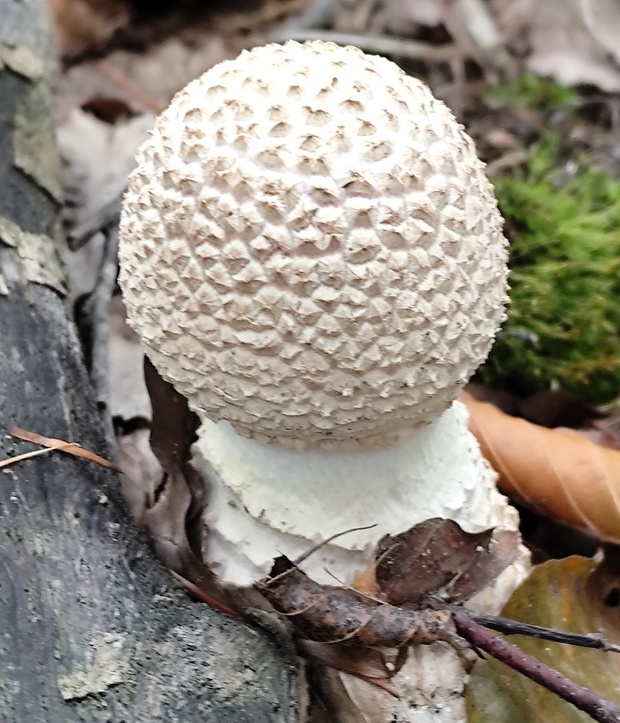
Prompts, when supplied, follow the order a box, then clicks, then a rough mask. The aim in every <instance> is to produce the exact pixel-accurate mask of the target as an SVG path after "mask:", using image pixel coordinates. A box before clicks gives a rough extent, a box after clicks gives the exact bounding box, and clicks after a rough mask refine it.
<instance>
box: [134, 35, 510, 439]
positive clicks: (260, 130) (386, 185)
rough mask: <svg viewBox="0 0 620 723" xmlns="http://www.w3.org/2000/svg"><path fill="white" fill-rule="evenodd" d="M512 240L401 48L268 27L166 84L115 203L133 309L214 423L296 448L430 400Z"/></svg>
mask: <svg viewBox="0 0 620 723" xmlns="http://www.w3.org/2000/svg"><path fill="white" fill-rule="evenodd" d="M506 260H507V256H506V241H505V239H504V237H503V235H502V219H501V216H500V214H499V211H498V209H497V204H496V201H495V198H494V194H493V190H492V187H491V185H490V183H489V181H488V180H487V178H486V176H485V174H484V166H483V164H482V163H481V162H480V161H479V160H478V158H477V155H476V151H475V147H474V143H473V141H472V140H471V139H470V138H469V136H468V135H467V134H466V133H465V132H464V130H463V128H462V126H461V125H459V123H458V122H457V121H456V120H455V118H454V117H453V115H452V114H451V112H450V111H449V110H448V109H447V107H446V106H445V105H444V104H443V103H442V102H441V101H439V100H436V99H435V98H434V97H433V96H432V94H431V92H430V90H429V89H428V88H427V87H426V85H424V84H423V83H422V82H420V81H419V80H416V79H415V78H411V77H409V76H407V75H406V74H405V73H404V72H403V71H402V70H401V69H399V68H398V66H396V65H395V64H394V63H392V62H390V61H388V60H386V59H384V58H381V57H376V56H370V55H366V54H364V53H363V52H361V51H360V50H358V49H356V48H352V47H346V48H343V47H339V46H336V45H334V44H332V43H325V42H318V41H317V42H310V43H305V44H300V43H296V42H288V43H286V44H285V45H283V46H281V45H267V46H264V47H259V48H255V49H253V50H252V51H249V52H248V51H246V52H244V53H242V54H241V55H240V56H239V57H238V58H237V59H235V60H232V61H226V62H223V63H220V64H219V65H217V66H215V67H214V68H212V69H211V70H209V71H207V72H206V73H205V74H204V75H203V76H202V77H200V78H198V79H197V80H195V81H193V82H192V83H190V84H189V85H188V86H187V87H186V88H185V89H184V90H182V91H181V92H180V93H178V94H177V96H176V97H175V98H174V99H173V101H172V103H171V105H170V107H169V108H168V109H167V110H166V111H164V112H163V113H162V114H161V116H160V117H159V118H158V120H157V122H156V125H155V129H154V130H153V131H152V133H151V135H150V138H149V139H148V140H147V141H146V142H145V143H144V145H143V146H142V147H141V149H140V151H139V154H138V165H137V168H136V170H135V171H134V172H133V173H132V175H131V177H130V182H129V190H128V192H127V194H126V198H125V203H124V209H123V214H122V221H121V242H120V261H121V273H120V283H121V286H122V289H123V292H124V297H125V301H126V304H127V309H128V317H129V321H130V323H131V325H132V326H133V327H134V328H135V329H136V331H137V332H138V333H139V334H140V336H141V337H142V339H143V341H144V344H145V347H146V353H147V354H148V355H149V357H150V358H151V360H152V362H153V363H154V365H155V367H156V368H157V369H158V370H159V372H160V373H161V374H162V376H163V377H164V378H165V379H167V380H168V381H170V382H171V383H172V384H173V385H174V386H175V387H176V388H177V390H178V391H180V392H181V393H182V394H184V395H185V396H186V397H187V398H188V400H189V402H190V405H191V406H192V407H193V408H194V409H195V410H196V411H197V412H198V413H199V414H200V415H201V416H202V417H207V418H209V419H211V420H214V421H218V420H222V419H225V420H228V421H229V422H230V423H231V424H232V425H233V426H234V428H235V429H236V430H237V432H238V433H240V434H241V435H244V436H248V437H255V438H257V439H259V440H261V441H270V442H275V443H278V444H281V445H284V446H292V447H298V448H303V447H324V448H329V447H332V448H347V447H351V446H355V445H356V444H366V445H369V446H373V445H374V446H377V445H387V444H391V443H393V442H395V441H396V440H397V439H398V438H399V436H400V435H401V434H402V433H403V432H404V431H407V430H410V429H412V428H415V427H417V426H420V425H423V424H426V423H428V422H430V421H432V420H433V419H435V418H437V417H438V416H439V415H440V414H441V412H443V411H444V410H445V409H446V408H447V407H448V406H449V405H450V404H451V402H452V401H453V400H454V399H455V397H456V396H457V394H458V392H459V390H460V389H461V387H462V386H463V385H464V384H465V383H466V381H467V380H468V379H469V377H470V376H471V375H472V373H473V372H474V371H475V369H476V368H477V367H478V366H479V364H480V363H481V362H482V361H483V360H484V359H485V357H486V355H487V353H488V351H489V349H490V347H491V344H492V342H493V338H494V335H495V333H496V331H497V329H498V328H499V325H500V323H501V321H502V320H503V318H504V305H505V301H506V290H507V265H506Z"/></svg>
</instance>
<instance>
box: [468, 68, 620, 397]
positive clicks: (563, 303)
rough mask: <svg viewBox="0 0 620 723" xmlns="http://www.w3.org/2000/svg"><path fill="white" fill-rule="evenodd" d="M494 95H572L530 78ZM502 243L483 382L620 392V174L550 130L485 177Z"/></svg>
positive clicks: (527, 389) (523, 101)
mask: <svg viewBox="0 0 620 723" xmlns="http://www.w3.org/2000/svg"><path fill="white" fill-rule="evenodd" d="M508 90H509V92H508V93H507V92H506V89H504V91H501V92H500V91H495V94H496V97H497V96H498V94H499V96H500V97H501V96H502V92H503V97H504V98H505V97H508V98H509V99H510V98H511V96H510V93H513V95H512V100H511V101H510V102H514V103H515V104H516V105H520V106H523V105H527V104H537V103H542V104H543V105H546V104H550V105H552V106H553V105H555V106H556V107H557V106H558V105H564V106H565V107H566V105H567V104H568V103H570V102H572V100H573V97H574V93H573V91H568V90H566V89H562V88H560V89H558V88H557V86H555V87H554V86H552V85H550V86H545V87H542V86H541V85H540V82H538V84H537V83H536V82H533V84H532V81H531V79H530V80H527V82H524V81H522V82H521V85H520V86H518V87H517V88H516V89H515V90H510V89H508ZM492 180H493V182H494V185H495V189H496V194H497V197H498V201H499V205H500V209H501V211H502V214H503V215H504V218H505V219H506V233H507V235H508V237H509V239H510V242H511V245H510V266H511V276H510V285H511V291H510V298H511V305H510V308H509V310H508V315H509V318H508V321H507V322H506V323H505V324H504V327H503V331H502V333H501V334H500V336H499V337H498V340H497V342H496V344H495V346H494V348H493V351H492V352H491V355H490V357H489V359H488V361H487V363H486V364H485V365H484V367H483V368H482V369H481V370H480V374H479V376H480V378H481V379H482V381H484V382H486V383H487V384H489V385H492V386H495V387H503V388H508V389H511V390H512V391H515V392H517V393H520V394H530V393H533V392H536V391H539V390H542V389H548V388H549V387H550V386H553V385H554V384H558V385H559V386H561V387H563V388H565V389H568V390H570V391H573V392H576V393H579V394H580V395H582V396H584V397H586V398H587V399H589V400H591V401H593V402H606V401H609V400H611V399H612V398H613V397H614V396H616V395H617V394H618V392H619V391H620V179H619V178H614V177H612V176H610V175H609V174H607V173H605V172H603V171H601V170H597V168H596V167H595V165H593V161H592V159H590V158H588V157H585V156H579V155H578V154H577V153H575V151H574V150H573V149H571V148H570V141H569V140H567V139H566V138H565V137H564V136H560V135H559V134H555V133H549V134H547V135H543V136H542V137H541V138H540V140H539V141H538V142H537V143H536V144H535V145H534V146H533V148H532V149H530V152H529V154H528V160H527V162H526V163H525V164H524V165H523V166H522V167H521V168H519V169H517V170H512V171H510V172H509V173H507V174H505V175H503V176H500V177H498V178H494V179H492Z"/></svg>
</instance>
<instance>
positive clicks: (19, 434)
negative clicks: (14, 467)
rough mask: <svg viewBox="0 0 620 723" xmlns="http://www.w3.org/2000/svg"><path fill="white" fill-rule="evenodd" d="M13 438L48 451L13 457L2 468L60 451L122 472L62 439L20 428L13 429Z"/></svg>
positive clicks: (86, 450) (73, 443)
mask: <svg viewBox="0 0 620 723" xmlns="http://www.w3.org/2000/svg"><path fill="white" fill-rule="evenodd" d="M11 436H13V437H15V438H16V439H21V440H22V441H24V442H32V443H33V444H40V445H41V446H42V447H45V448H46V449H44V450H43V449H41V450H37V451H36V452H30V453H27V454H23V455H19V456H18V457H12V458H11V459H10V460H3V462H4V464H3V465H2V466H6V463H7V462H8V461H10V462H16V461H21V460H22V459H28V458H30V457H34V456H35V455H37V454H42V453H43V452H46V451H48V450H49V451H54V450H58V451H59V452H65V453H66V454H70V455H72V456H73V457H80V458H81V459H86V460H88V461H89V462H94V463H95V464H98V465H99V466H100V467H105V468H106V469H111V470H114V471H115V472H120V471H121V470H120V469H119V468H118V467H117V466H116V465H115V464H114V463H112V462H110V461H108V460H107V459H105V458H104V457H100V456H99V455H98V454H95V453H94V452H91V451H90V450H88V449H84V447H82V446H80V445H79V444H78V443H77V442H66V441H64V440H62V439H54V438H53V437H44V436H43V435H41V434H37V433H36V432H29V431H28V430H26V429H21V428H20V427H13V429H11Z"/></svg>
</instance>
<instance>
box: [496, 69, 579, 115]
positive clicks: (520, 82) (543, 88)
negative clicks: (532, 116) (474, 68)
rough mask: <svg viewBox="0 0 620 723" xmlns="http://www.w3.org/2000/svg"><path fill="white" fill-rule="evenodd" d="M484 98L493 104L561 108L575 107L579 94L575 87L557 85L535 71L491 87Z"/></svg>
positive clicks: (521, 74)
mask: <svg viewBox="0 0 620 723" xmlns="http://www.w3.org/2000/svg"><path fill="white" fill-rule="evenodd" d="M483 98H484V100H486V101H487V102H488V103H489V104H492V105H498V104H499V105H510V106H515V107H519V108H537V109H545V108H553V109H561V108H570V107H573V106H574V105H575V104H576V103H577V102H578V100H579V94H578V93H577V91H576V90H574V89H573V88H567V87H565V86H562V85H557V83H554V82H553V81H552V80H549V79H548V78H541V77H540V76H538V75H535V74H534V73H520V74H519V75H517V76H516V77H514V78H512V79H511V80H509V81H507V82H505V83H502V85H497V86H493V87H491V88H489V89H488V90H487V91H486V92H485V93H484V95H483Z"/></svg>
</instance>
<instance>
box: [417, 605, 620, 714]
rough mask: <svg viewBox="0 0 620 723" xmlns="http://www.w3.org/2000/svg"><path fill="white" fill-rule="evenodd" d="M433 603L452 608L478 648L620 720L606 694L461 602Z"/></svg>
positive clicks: (582, 706) (586, 708)
mask: <svg viewBox="0 0 620 723" xmlns="http://www.w3.org/2000/svg"><path fill="white" fill-rule="evenodd" d="M430 605H431V607H433V608H434V609H436V610H438V609H441V608H442V607H443V609H444V610H445V609H449V610H450V611H451V612H452V616H453V620H454V623H455V625H456V629H457V632H458V634H459V635H461V636H462V637H463V638H465V640H467V641H468V642H469V643H471V644H472V645H474V646H475V647H476V648H477V649H478V650H482V651H484V652H485V653H488V654H489V655H491V656H493V657H494V658H496V659H497V660H499V661H500V662H502V663H504V664H505V665H507V666H508V667H510V668H512V669H513V670H516V671H517V672H519V673H521V674H522V675H524V676H525V677H526V678H529V679H530V680H533V681H534V682H535V683H538V684H539V685H542V686H543V688H546V689H547V690H549V691H550V692H552V693H554V694H555V695H557V696H558V697H559V698H562V700H565V701H566V702H567V703H571V704H572V705H574V706H575V708H578V709H579V710H581V711H583V712H584V713H587V714H588V715H589V716H590V717H591V718H592V719H593V720H595V721H598V723H620V709H619V708H617V707H616V706H615V705H614V704H613V703H611V702H610V701H608V700H606V699H605V698H603V697H602V696H600V695H598V694H597V693H594V692H593V691H591V690H588V689H587V688H584V687H583V686H581V685H578V684H577V683H574V682H573V681H572V680H570V679H569V678H566V677H565V676H564V675H562V674H561V673H558V671H557V670H553V668H550V667H549V666H548V665H545V664H544V663H541V662H540V660H537V659H536V658H534V657H532V656H531V655H528V654H527V653H524V652H523V651H522V650H521V649H520V648H518V647H517V646H516V645H512V644H511V643H508V642H506V641H505V640H502V638H500V637H498V636H497V635H495V634H494V633H492V632H490V630H488V629H487V628H485V627H483V626H482V625H480V624H479V623H477V622H476V621H475V620H473V619H472V616H471V615H470V613H469V612H468V611H466V610H464V609H462V608H459V607H458V606H447V605H446V604H445V603H442V602H439V601H437V600H431V601H430Z"/></svg>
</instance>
